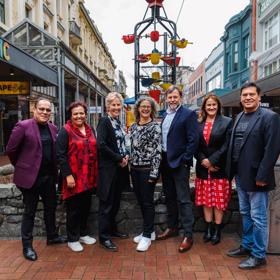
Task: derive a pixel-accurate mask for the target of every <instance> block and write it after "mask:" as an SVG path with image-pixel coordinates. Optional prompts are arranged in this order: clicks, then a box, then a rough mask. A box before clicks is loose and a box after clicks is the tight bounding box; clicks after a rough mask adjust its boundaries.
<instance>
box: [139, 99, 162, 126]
mask: <svg viewBox="0 0 280 280" xmlns="http://www.w3.org/2000/svg"><path fill="white" fill-rule="evenodd" d="M143 101H148V102H149V103H150V104H151V107H152V111H151V118H152V119H154V118H155V116H156V114H157V111H158V105H157V103H156V102H155V100H154V99H153V98H152V97H150V96H141V97H140V98H139V99H137V101H136V102H135V106H134V116H135V119H136V121H137V122H138V121H139V120H140V113H139V107H140V105H141V103H142V102H143Z"/></svg>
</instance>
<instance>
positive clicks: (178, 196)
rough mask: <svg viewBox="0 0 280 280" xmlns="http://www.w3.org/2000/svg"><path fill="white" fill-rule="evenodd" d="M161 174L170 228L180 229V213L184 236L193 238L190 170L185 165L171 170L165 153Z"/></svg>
mask: <svg viewBox="0 0 280 280" xmlns="http://www.w3.org/2000/svg"><path fill="white" fill-rule="evenodd" d="M161 174H162V184H163V189H164V191H165V195H166V205H167V211H168V218H167V224H168V227H169V228H176V227H178V214H179V213H180V216H181V226H182V227H183V229H184V236H186V237H192V225H193V221H194V217H193V213H192V202H191V195H190V185H189V176H190V168H189V167H188V166H185V165H180V166H179V167H177V168H171V167H170V166H169V165H168V162H167V158H166V153H163V158H162V164H161Z"/></svg>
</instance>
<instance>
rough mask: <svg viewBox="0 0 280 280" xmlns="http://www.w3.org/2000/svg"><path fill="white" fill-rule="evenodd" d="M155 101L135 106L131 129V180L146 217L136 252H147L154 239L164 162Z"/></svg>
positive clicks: (142, 101)
mask: <svg viewBox="0 0 280 280" xmlns="http://www.w3.org/2000/svg"><path fill="white" fill-rule="evenodd" d="M156 107H157V106H156V103H155V101H154V100H153V99H152V98H150V97H142V98H140V99H138V101H137V102H136V104H135V108H134V113H135V117H136V123H134V124H133V125H132V126H131V127H130V129H129V135H130V141H131V154H130V164H131V178H132V183H133V188H134V192H135V195H136V198H137V201H138V203H139V205H140V208H141V212H142V215H143V232H142V233H141V234H140V235H138V236H136V237H135V238H134V239H133V240H134V242H135V243H138V245H137V248H136V250H137V251H141V252H143V251H146V250H148V248H149V247H150V245H151V241H152V240H155V232H154V216H155V208H154V190H155V184H156V180H157V178H158V176H159V166H160V161H161V128H160V125H159V124H158V123H156V122H155V121H154V117H155V114H156V111H157V108H156Z"/></svg>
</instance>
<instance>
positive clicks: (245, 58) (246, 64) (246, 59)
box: [243, 35, 250, 68]
mask: <svg viewBox="0 0 280 280" xmlns="http://www.w3.org/2000/svg"><path fill="white" fill-rule="evenodd" d="M249 55H250V49H249V35H247V36H246V37H244V38H243V68H248V67H249Z"/></svg>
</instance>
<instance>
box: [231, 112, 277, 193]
mask: <svg viewBox="0 0 280 280" xmlns="http://www.w3.org/2000/svg"><path fill="white" fill-rule="evenodd" d="M243 114H244V112H241V113H240V114H239V115H238V116H237V117H236V121H235V124H234V126H233V129H232V135H231V138H230V144H229V151H228V155H227V168H226V171H227V175H228V177H229V178H230V179H232V178H233V176H234V175H236V174H234V172H233V171H234V170H233V168H232V149H233V144H234V132H235V128H236V125H237V124H238V122H239V120H240V118H241V116H242V115H243ZM279 152H280V120H279V116H278V114H276V113H275V112H273V111H271V110H268V109H264V108H259V109H258V110H257V111H256V112H255V114H254V115H253V117H252V119H251V120H250V122H249V124H248V127H247V130H246V131H245V133H244V135H243V141H242V143H241V148H240V155H239V160H238V167H237V174H238V176H239V177H240V184H241V186H240V187H241V188H242V189H243V190H245V191H250V192H254V191H269V190H271V189H273V188H274V187H275V177H274V165H275V163H276V161H277V158H278V156H279ZM256 181H261V182H266V183H267V185H266V186H264V187H258V186H256Z"/></svg>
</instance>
